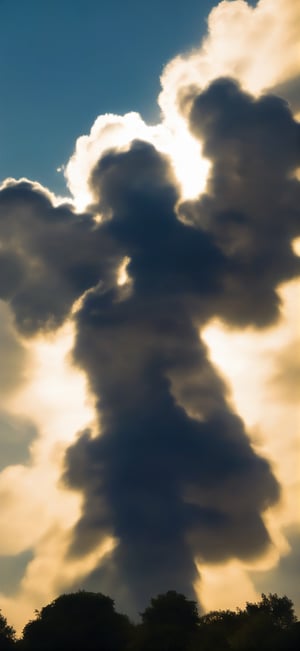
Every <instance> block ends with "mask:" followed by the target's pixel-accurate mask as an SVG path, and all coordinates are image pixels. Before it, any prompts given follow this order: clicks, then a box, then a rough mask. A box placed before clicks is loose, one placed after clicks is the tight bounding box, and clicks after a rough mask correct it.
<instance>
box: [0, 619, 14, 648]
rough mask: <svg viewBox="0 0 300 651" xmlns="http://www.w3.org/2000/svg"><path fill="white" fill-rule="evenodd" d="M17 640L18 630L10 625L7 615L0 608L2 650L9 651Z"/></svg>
mask: <svg viewBox="0 0 300 651" xmlns="http://www.w3.org/2000/svg"><path fill="white" fill-rule="evenodd" d="M15 641H16V632H15V630H14V628H13V627H12V626H9V624H8V623H7V620H6V617H4V615H2V612H1V610H0V651H9V650H10V649H12V648H13V646H14V644H15Z"/></svg>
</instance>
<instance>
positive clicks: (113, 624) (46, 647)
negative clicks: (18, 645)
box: [22, 591, 131, 651]
mask: <svg viewBox="0 0 300 651" xmlns="http://www.w3.org/2000/svg"><path fill="white" fill-rule="evenodd" d="M130 633H131V624H130V622H129V619H128V617H126V615H121V614H119V613H117V612H116V611H115V608H114V602H113V600H112V599H111V598H110V597H106V596H104V595H103V594H100V593H94V592H85V591H80V592H76V593H71V594H64V595H62V596H60V597H58V598H57V599H55V600H54V601H52V603H50V604H49V605H48V606H45V607H44V608H42V610H41V611H40V612H39V613H38V614H37V618H36V619H35V620H33V621H31V622H29V623H28V624H27V625H26V626H25V628H24V631H23V642H22V647H23V648H24V649H28V650H30V651H31V650H32V651H35V650H36V651H50V650H51V651H56V649H57V650H59V651H69V650H70V651H71V650H72V651H94V650H96V649H97V651H124V649H125V648H126V646H127V644H128V641H129V638H130Z"/></svg>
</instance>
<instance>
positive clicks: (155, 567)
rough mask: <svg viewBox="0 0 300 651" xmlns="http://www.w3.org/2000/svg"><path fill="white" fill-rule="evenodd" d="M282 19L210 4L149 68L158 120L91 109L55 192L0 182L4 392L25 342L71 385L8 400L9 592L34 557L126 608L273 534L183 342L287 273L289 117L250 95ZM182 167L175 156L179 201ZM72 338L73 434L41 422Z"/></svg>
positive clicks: (191, 343) (252, 556)
mask: <svg viewBox="0 0 300 651" xmlns="http://www.w3.org/2000/svg"><path fill="white" fill-rule="evenodd" d="M277 12H278V13H277ZM298 14H299V11H298V9H297V8H296V9H295V3H294V2H293V3H291V2H290V1H289V2H283V0H260V2H259V3H258V4H257V6H256V7H255V8H252V7H249V6H248V5H247V4H246V3H245V2H243V1H242V0H236V1H234V2H221V3H220V5H219V6H218V7H217V8H215V9H214V10H213V11H212V13H211V15H210V19H209V23H208V29H209V34H208V36H207V38H206V40H205V41H204V43H203V45H202V46H201V47H200V49H199V50H198V51H195V52H193V53H192V54H190V55H188V56H186V57H179V58H177V59H175V60H174V61H173V62H171V63H170V64H169V66H168V67H167V68H166V70H165V72H164V74H163V77H162V84H163V90H162V95H161V98H160V102H161V106H162V109H163V117H162V124H161V125H158V126H156V127H148V126H147V125H145V124H144V122H143V121H142V119H141V118H140V117H139V116H137V115H136V114H128V115H127V116H124V117H123V118H122V117H119V116H109V115H108V116H101V117H100V118H98V119H97V121H96V123H95V125H94V126H93V128H92V130H91V133H90V135H89V136H85V137H82V138H80V139H79V140H78V141H77V146H76V151H75V153H74V156H73V157H72V159H71V160H70V162H69V165H68V166H67V168H66V175H67V179H68V183H69V187H70V189H71V190H72V192H73V195H74V205H72V204H71V203H59V205H58V204H57V203H55V202H54V201H53V197H52V196H51V195H50V194H49V192H47V191H45V190H44V189H43V188H41V187H40V186H37V184H34V183H32V182H30V181H26V180H22V181H20V182H16V181H13V180H10V181H7V182H6V183H5V184H4V185H3V186H2V187H1V189H0V242H1V248H0V271H1V281H0V298H1V300H2V301H3V303H5V304H7V305H5V307H3V308H2V307H1V309H3V313H4V314H5V315H6V317H5V318H6V321H5V323H6V324H7V325H6V326H4V328H3V330H2V332H3V334H2V335H1V337H2V339H3V346H4V347H5V346H6V344H5V342H8V345H7V346H6V347H7V351H6V353H5V355H6V356H7V365H9V366H10V368H11V369H12V371H11V373H12V375H13V377H12V379H11V378H10V376H9V374H8V376H7V380H6V381H4V387H6V386H7V387H8V388H9V387H11V390H12V389H15V388H16V387H17V384H18V379H17V378H18V377H20V378H22V377H23V375H22V373H23V370H24V368H25V367H24V364H25V361H24V360H23V356H24V359H25V357H26V346H29V348H27V353H28V350H29V351H30V355H33V354H34V352H35V353H37V351H38V350H39V346H40V345H42V346H44V349H43V350H44V355H45V356H44V357H43V360H44V366H43V364H41V368H43V374H44V376H45V375H47V373H48V374H49V376H51V374H52V377H56V378H58V377H59V373H60V372H63V373H64V374H65V375H64V381H65V386H67V385H68V384H70V386H69V389H70V393H72V391H73V394H72V399H70V402H68V398H66V397H65V398H64V397H63V395H62V394H63V388H62V389H61V390H59V391H57V390H56V391H55V389H53V395H54V396H55V401H57V404H58V405H59V406H58V407H57V409H56V410H55V408H54V407H53V405H52V406H51V405H49V402H48V403H47V400H49V386H50V385H49V384H48V385H47V386H48V389H45V394H47V400H46V399H45V396H43V394H42V393H41V386H43V383H42V382H41V378H40V376H39V375H38V374H36V376H35V377H34V374H33V376H32V375H31V376H30V377H29V378H27V385H26V386H25V387H24V388H22V391H21V390H20V392H19V393H16V396H17V398H15V402H14V401H13V400H12V401H11V402H10V407H11V410H12V411H13V410H14V409H16V399H17V400H19V411H18V413H19V415H20V418H30V417H32V418H33V422H35V423H36V424H37V430H38V432H37V431H36V432H35V441H34V444H31V455H32V456H31V462H32V465H31V467H30V466H25V465H24V463H23V465H21V462H23V459H16V458H14V459H13V457H11V458H8V459H7V464H10V465H7V466H6V467H5V468H4V470H3V472H2V473H1V475H0V489H1V490H3V496H4V497H3V504H4V508H3V511H2V514H1V517H2V520H3V525H4V531H5V536H4V538H3V541H2V552H3V554H5V555H7V554H8V553H9V551H8V550H9V549H10V546H11V541H12V540H14V541H15V543H14V544H15V546H14V547H13V551H14V552H15V554H16V555H18V556H19V557H20V559H21V560H20V563H21V565H22V562H23V560H24V558H26V559H27V557H25V556H24V558H23V556H22V554H23V553H25V552H26V553H27V552H28V550H30V549H32V548H33V547H34V548H35V556H34V558H33V560H31V561H30V560H29V563H28V564H27V566H26V569H24V570H23V571H24V572H25V574H24V576H23V579H22V586H21V591H20V595H19V598H20V603H22V604H23V603H24V600H26V594H27V595H30V600H29V601H30V603H33V601H34V599H36V598H37V596H38V599H41V596H42V594H45V592H44V593H41V591H39V590H38V589H37V581H38V576H40V572H41V568H42V569H43V571H44V572H45V575H46V576H47V582H46V586H45V590H46V591H47V594H49V595H51V596H52V595H53V594H54V593H55V591H57V590H59V589H60V588H61V587H63V586H65V585H67V586H71V585H72V583H73V585H75V584H76V585H77V586H78V585H81V586H82V585H84V587H89V588H90V589H97V590H99V589H101V590H103V591H107V592H109V593H111V594H112V595H113V596H114V597H116V598H117V601H118V602H119V604H120V605H121V604H122V606H123V607H124V608H125V609H126V610H128V608H131V610H132V611H133V612H134V611H136V610H137V609H140V608H142V607H144V606H145V604H146V603H147V601H148V600H149V598H150V596H153V595H154V594H155V593H157V592H158V591H164V590H165V589H168V588H170V589H171V588H172V589H178V590H180V591H182V592H184V593H185V594H186V595H193V594H194V588H195V585H196V583H197V578H198V570H199V568H200V572H201V567H202V566H204V567H205V568H206V574H205V571H204V579H205V576H206V577H208V578H207V580H209V571H208V570H207V567H209V566H211V567H213V566H214V567H215V566H216V565H218V564H220V563H225V562H226V563H227V567H229V568H232V567H233V565H230V564H231V563H240V564H241V565H240V566H239V568H240V567H246V566H247V564H248V566H250V565H251V563H253V562H256V560H257V559H258V558H259V557H260V556H262V555H263V554H264V553H266V552H267V551H268V549H270V548H271V547H272V545H275V543H277V541H275V537H276V536H274V535H273V534H274V531H273V529H272V525H271V520H270V516H269V513H270V509H271V507H272V506H274V505H275V504H277V503H278V501H279V498H280V495H281V490H282V486H281V485H282V484H283V483H284V482H285V481H286V478H285V477H283V475H282V474H281V473H280V471H279V470H278V468H277V467H276V468H275V464H274V463H273V458H272V459H271V460H268V459H267V450H262V449H259V446H257V445H255V444H254V442H253V440H251V439H250V431H249V430H248V429H247V426H246V424H245V422H244V420H243V419H242V417H241V414H239V413H238V409H237V406H238V405H237V403H236V404H234V400H233V399H232V395H231V390H230V385H229V383H228V382H227V381H226V380H225V379H224V376H221V373H220V371H219V370H218V368H217V366H216V364H214V363H213V361H212V358H211V353H210V351H209V349H208V347H207V345H206V343H205V340H204V337H205V332H206V330H207V328H208V327H209V325H210V323H211V320H212V319H216V318H217V319H219V320H222V322H226V323H227V325H228V326H229V328H235V329H241V328H243V329H246V328H248V329H249V328H252V331H253V330H255V329H260V332H261V333H263V332H264V331H265V329H266V328H272V327H274V325H275V324H276V323H277V322H278V323H279V321H280V318H281V310H282V301H283V299H282V284H283V283H291V281H293V280H294V279H296V278H297V277H298V276H299V272H300V263H299V256H298V255H297V251H296V250H295V247H293V245H292V243H293V241H295V239H296V238H297V237H299V235H300V215H299V205H300V202H299V198H300V189H299V185H300V184H299V180H298V179H297V169H298V168H299V167H300V155H299V151H300V147H299V145H300V127H299V123H298V122H297V121H296V119H295V116H294V114H293V112H292V108H291V106H289V105H288V104H287V103H286V101H284V100H283V99H281V98H280V97H277V96H275V95H274V93H273V92H272V94H270V93H268V92H264V93H262V91H263V89H266V88H273V90H274V88H275V87H277V88H279V87H281V88H283V85H284V84H286V88H287V89H288V91H289V92H292V91H291V89H292V88H293V89H294V90H295V78H296V75H297V74H298V72H299V70H298V59H297V56H296V55H297V43H296V40H295V39H296V37H295V30H294V25H295V23H296V22H297V19H298ZM241 39H243V47H241ZM287 43H289V44H290V49H289V50H288V48H287V47H286V45H287ZM283 46H285V47H284V50H283V52H284V55H283V56H282V52H281V53H280V56H281V59H280V61H279V60H278V56H279V55H278V52H279V51H280V49H281V48H283ZM241 52H242V53H243V56H242V55H241ZM277 62H278V65H277ZM274 71H275V72H274ZM293 92H294V91H293ZM290 96H291V95H290ZM293 97H294V99H293V102H294V103H295V105H296V99H295V97H297V92H294V94H293ZM293 106H294V104H293ZM180 158H181V164H180V165H179V160H180ZM205 161H206V162H205ZM184 168H185V171H188V172H189V174H190V175H194V173H195V170H196V173H195V179H196V180H195V185H193V190H192V192H191V194H192V195H193V196H192V197H189V198H188V197H187V196H186V195H187V193H186V192H185V188H186V187H187V186H185V184H184V179H183V176H182V175H183V170H184ZM200 190H201V192H200ZM195 191H196V193H198V196H196V197H195V196H194V194H195ZM74 206H76V209H75V207H74ZM83 210H84V212H83ZM1 306H2V303H1ZM12 315H13V317H14V321H15V326H13V323H12V320H11V319H12ZM15 328H17V329H18V333H19V334H17V331H16V330H15ZM64 328H67V329H68V328H69V329H70V332H71V335H70V337H69V338H68V345H67V347H63V350H62V351H60V357H59V360H60V361H58V360H57V365H56V366H55V369H56V370H54V369H53V366H51V364H50V362H49V359H52V358H53V354H54V350H55V347H56V346H58V345H59V341H60V337H61V338H63V337H64V334H63V333H64ZM53 331H57V332H58V334H57V335H54V338H53V339H52V344H51V336H52V337H53V334H52V335H51V333H53ZM20 337H22V340H21V339H20ZM47 337H48V339H47ZM55 337H57V340H56V339H55ZM25 342H27V343H25ZM28 342H29V343H28ZM47 346H49V347H50V348H49V350H50V349H51V346H52V349H51V350H52V352H51V354H50V357H47V356H46V349H47ZM71 347H73V352H72V356H73V357H72V359H73V364H75V365H76V366H77V369H80V370H81V372H82V371H83V372H84V373H85V375H86V377H87V380H88V384H89V389H90V391H91V393H92V395H93V396H94V400H95V405H94V406H95V412H96V416H95V422H94V423H93V426H91V427H89V426H87V421H88V420H89V417H90V414H88V413H87V412H85V411H84V409H82V410H80V409H79V410H78V412H76V411H75V419H74V418H72V415H70V414H69V416H70V417H69V419H67V420H65V419H64V418H63V416H62V410H63V404H64V401H65V402H66V403H67V405H66V406H67V411H68V409H69V411H70V412H71V411H72V409H73V404H75V403H76V402H77V396H78V395H80V391H81V392H83V393H84V391H85V387H84V386H83V385H82V384H80V383H79V384H76V382H75V384H74V385H72V381H71V377H73V376H72V373H71V371H70V366H68V370H67V369H66V362H65V361H64V362H62V359H63V358H64V356H65V354H66V352H68V351H70V348H71ZM10 360H11V362H10ZM46 360H48V362H49V364H48V362H47V363H46ZM287 360H288V353H287V351H286V352H285V353H284V363H285V362H286V361H287ZM47 364H48V365H47ZM50 369H51V371H50ZM58 369H60V371H59V372H58ZM62 369H63V371H62ZM73 371H74V370H73ZM74 373H75V371H74ZM80 377H82V376H80ZM47 379H48V381H49V379H50V380H51V377H50V378H49V377H48V378H47ZM57 382H58V380H57ZM20 383H21V380H20ZM25 384H26V383H25ZM44 386H46V385H44ZM59 386H60V385H59ZM52 388H53V387H52ZM51 390H52V389H51ZM30 394H31V396H34V397H32V398H31V401H30V399H29V400H28V397H29V395H30ZM72 400H73V402H72ZM74 400H75V403H74ZM20 405H21V407H20ZM45 405H48V406H47V408H46V409H45ZM81 406H82V405H81ZM82 407H83V406H82ZM20 410H21V412H20ZM46 420H47V423H46ZM18 422H21V421H18ZM26 422H27V421H26ZM10 427H11V429H12V427H15V421H14V423H13V425H11V424H10ZM26 427H27V425H26V426H25V430H24V432H25V434H24V444H25V443H26V445H28V442H29V438H30V437H28V434H26ZM76 430H77V431H78V433H77V436H76ZM14 431H16V430H14ZM16 435H17V436H18V433H17V434H16ZM5 436H6V435H5ZM49 459H50V461H49ZM12 463H13V464H14V465H12ZM275 470H276V472H275ZM62 474H63V478H62ZM62 481H63V482H64V488H63V483H62ZM37 485H39V486H42V487H43V496H44V498H45V497H46V499H47V509H45V508H44V500H43V499H42V497H41V494H40V492H39V493H38V492H37V491H36V486H37ZM20 487H21V490H22V496H23V502H22V503H20V500H19V495H20ZM67 489H71V491H75V492H76V491H77V495H76V494H74V492H70V490H67ZM5 491H6V492H5ZM63 494H64V498H62V495H63ZM58 503H59V504H60V508H59V509H58V510H57V504H58ZM277 508H279V507H277ZM9 515H10V519H9ZM26 519H27V520H28V519H30V521H32V522H33V523H34V525H33V527H32V530H31V531H25V529H24V521H25V520H26ZM23 529H24V530H23ZM55 555H56V557H57V558H59V564H56V567H54V562H53V558H54V556H55ZM28 558H29V557H28ZM243 564H244V565H243ZM23 565H24V564H23ZM25 565H26V563H25ZM236 567H237V566H236V565H234V568H236ZM62 568H64V570H63V571H62ZM230 572H231V569H230V571H229V575H230V576H231V575H232V574H230ZM234 572H235V569H234ZM234 572H233V573H234ZM204 593H205V591H204ZM208 593H209V590H206V594H208ZM251 598H252V596H251ZM10 603H11V602H10V601H9V599H8V601H7V604H8V605H10ZM39 605H40V603H39Z"/></svg>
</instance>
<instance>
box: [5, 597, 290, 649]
mask: <svg viewBox="0 0 300 651" xmlns="http://www.w3.org/2000/svg"><path fill="white" fill-rule="evenodd" d="M299 644H300V622H298V621H297V618H296V616H295V613H294V606H293V603H292V601H291V600H290V599H288V597H286V596H284V597H279V596H278V595H277V594H269V595H265V594H262V595H261V599H260V601H258V602H256V603H250V602H249V603H247V604H246V606H245V608H244V609H240V608H239V609H237V610H235V611H232V610H216V611H211V612H209V613H207V614H205V615H202V616H201V617H199V614H198V610H197V605H196V602H195V601H191V600H189V599H187V598H186V597H185V596H184V595H183V594H180V593H178V592H175V591H169V592H166V593H165V594H160V595H158V596H157V597H155V598H153V599H151V602H150V605H149V606H148V607H147V608H146V609H145V611H144V612H143V613H141V623H140V624H138V625H133V624H132V623H131V622H130V621H129V619H128V617H126V615H122V614H120V613H117V612H116V611H115V606H114V602H113V600H112V599H111V598H110V597H107V596H105V595H103V594H101V593H94V592H85V591H79V592H76V593H71V594H63V595H61V596H60V597H58V598H57V599H55V600H54V601H52V602H51V603H50V604H48V605H47V606H45V607H44V608H42V609H41V610H40V611H36V618H35V619H34V620H32V621H30V622H29V623H28V624H27V625H26V626H25V628H24V631H23V637H22V639H21V640H16V636H15V631H14V629H13V628H12V627H11V626H9V625H8V623H7V621H6V619H5V617H4V616H3V615H2V614H1V611H0V651H12V649H14V648H15V649H20V651H71V650H72V651H83V650H84V651H96V649H97V651H296V649H297V650H298V648H299Z"/></svg>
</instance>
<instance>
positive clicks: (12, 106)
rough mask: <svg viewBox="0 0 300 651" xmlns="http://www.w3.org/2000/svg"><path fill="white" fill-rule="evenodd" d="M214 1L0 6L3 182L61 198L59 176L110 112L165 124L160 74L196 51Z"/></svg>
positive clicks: (36, 0)
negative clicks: (26, 183) (44, 189)
mask: <svg viewBox="0 0 300 651" xmlns="http://www.w3.org/2000/svg"><path fill="white" fill-rule="evenodd" d="M214 4H215V3H214V2H213V0H201V1H196V0H185V2H180V1H178V0H176V1H174V0H163V1H161V0H152V1H151V2H141V1H140V0H125V1H124V0H110V1H108V0H105V1H101V0H63V1H60V0H51V1H50V0H45V1H40V0H28V1H26V2H23V1H22V0H17V1H16V2H10V1H9V0H2V2H1V3H0V12H1V13H0V18H1V20H0V80H1V81H0V83H1V104H0V142H1V154H0V178H1V179H2V178H5V177H7V176H13V177H15V178H18V177H21V176H27V177H29V178H34V179H35V180H38V181H40V182H41V183H43V184H45V185H46V186H48V187H50V188H51V189H52V190H54V191H63V189H64V179H63V178H62V176H61V175H60V174H58V173H57V172H56V168H57V167H59V166H60V165H61V164H62V163H64V162H66V160H67V159H68V158H69V156H70V155H71V153H72V151H73V147H74V143H75V140H76V138H77V137H78V136H79V135H81V134H83V133H86V132H88V131H89V129H90V127H91V125H92V123H93V121H94V120H95V118H96V116H97V115H99V114H102V113H106V112H112V113H119V114H123V113H125V112H127V111H138V112H140V113H141V114H142V115H143V117H144V119H145V120H146V121H150V122H155V121H156V120H157V118H158V116H159V110H158V106H157V103H156V99H157V95H158V92H159V76H160V73H161V71H162V69H163V66H164V65H165V64H166V63H167V62H168V61H169V60H170V59H171V58H172V57H174V56H175V55H176V54H177V53H178V52H182V51H184V50H186V49H190V48H191V47H194V46H196V45H198V44H199V41H200V39H201V36H202V35H203V33H204V32H205V29H206V22H205V18H206V16H207V14H208V13H209V11H210V9H211V8H212V7H213V6H214Z"/></svg>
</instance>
